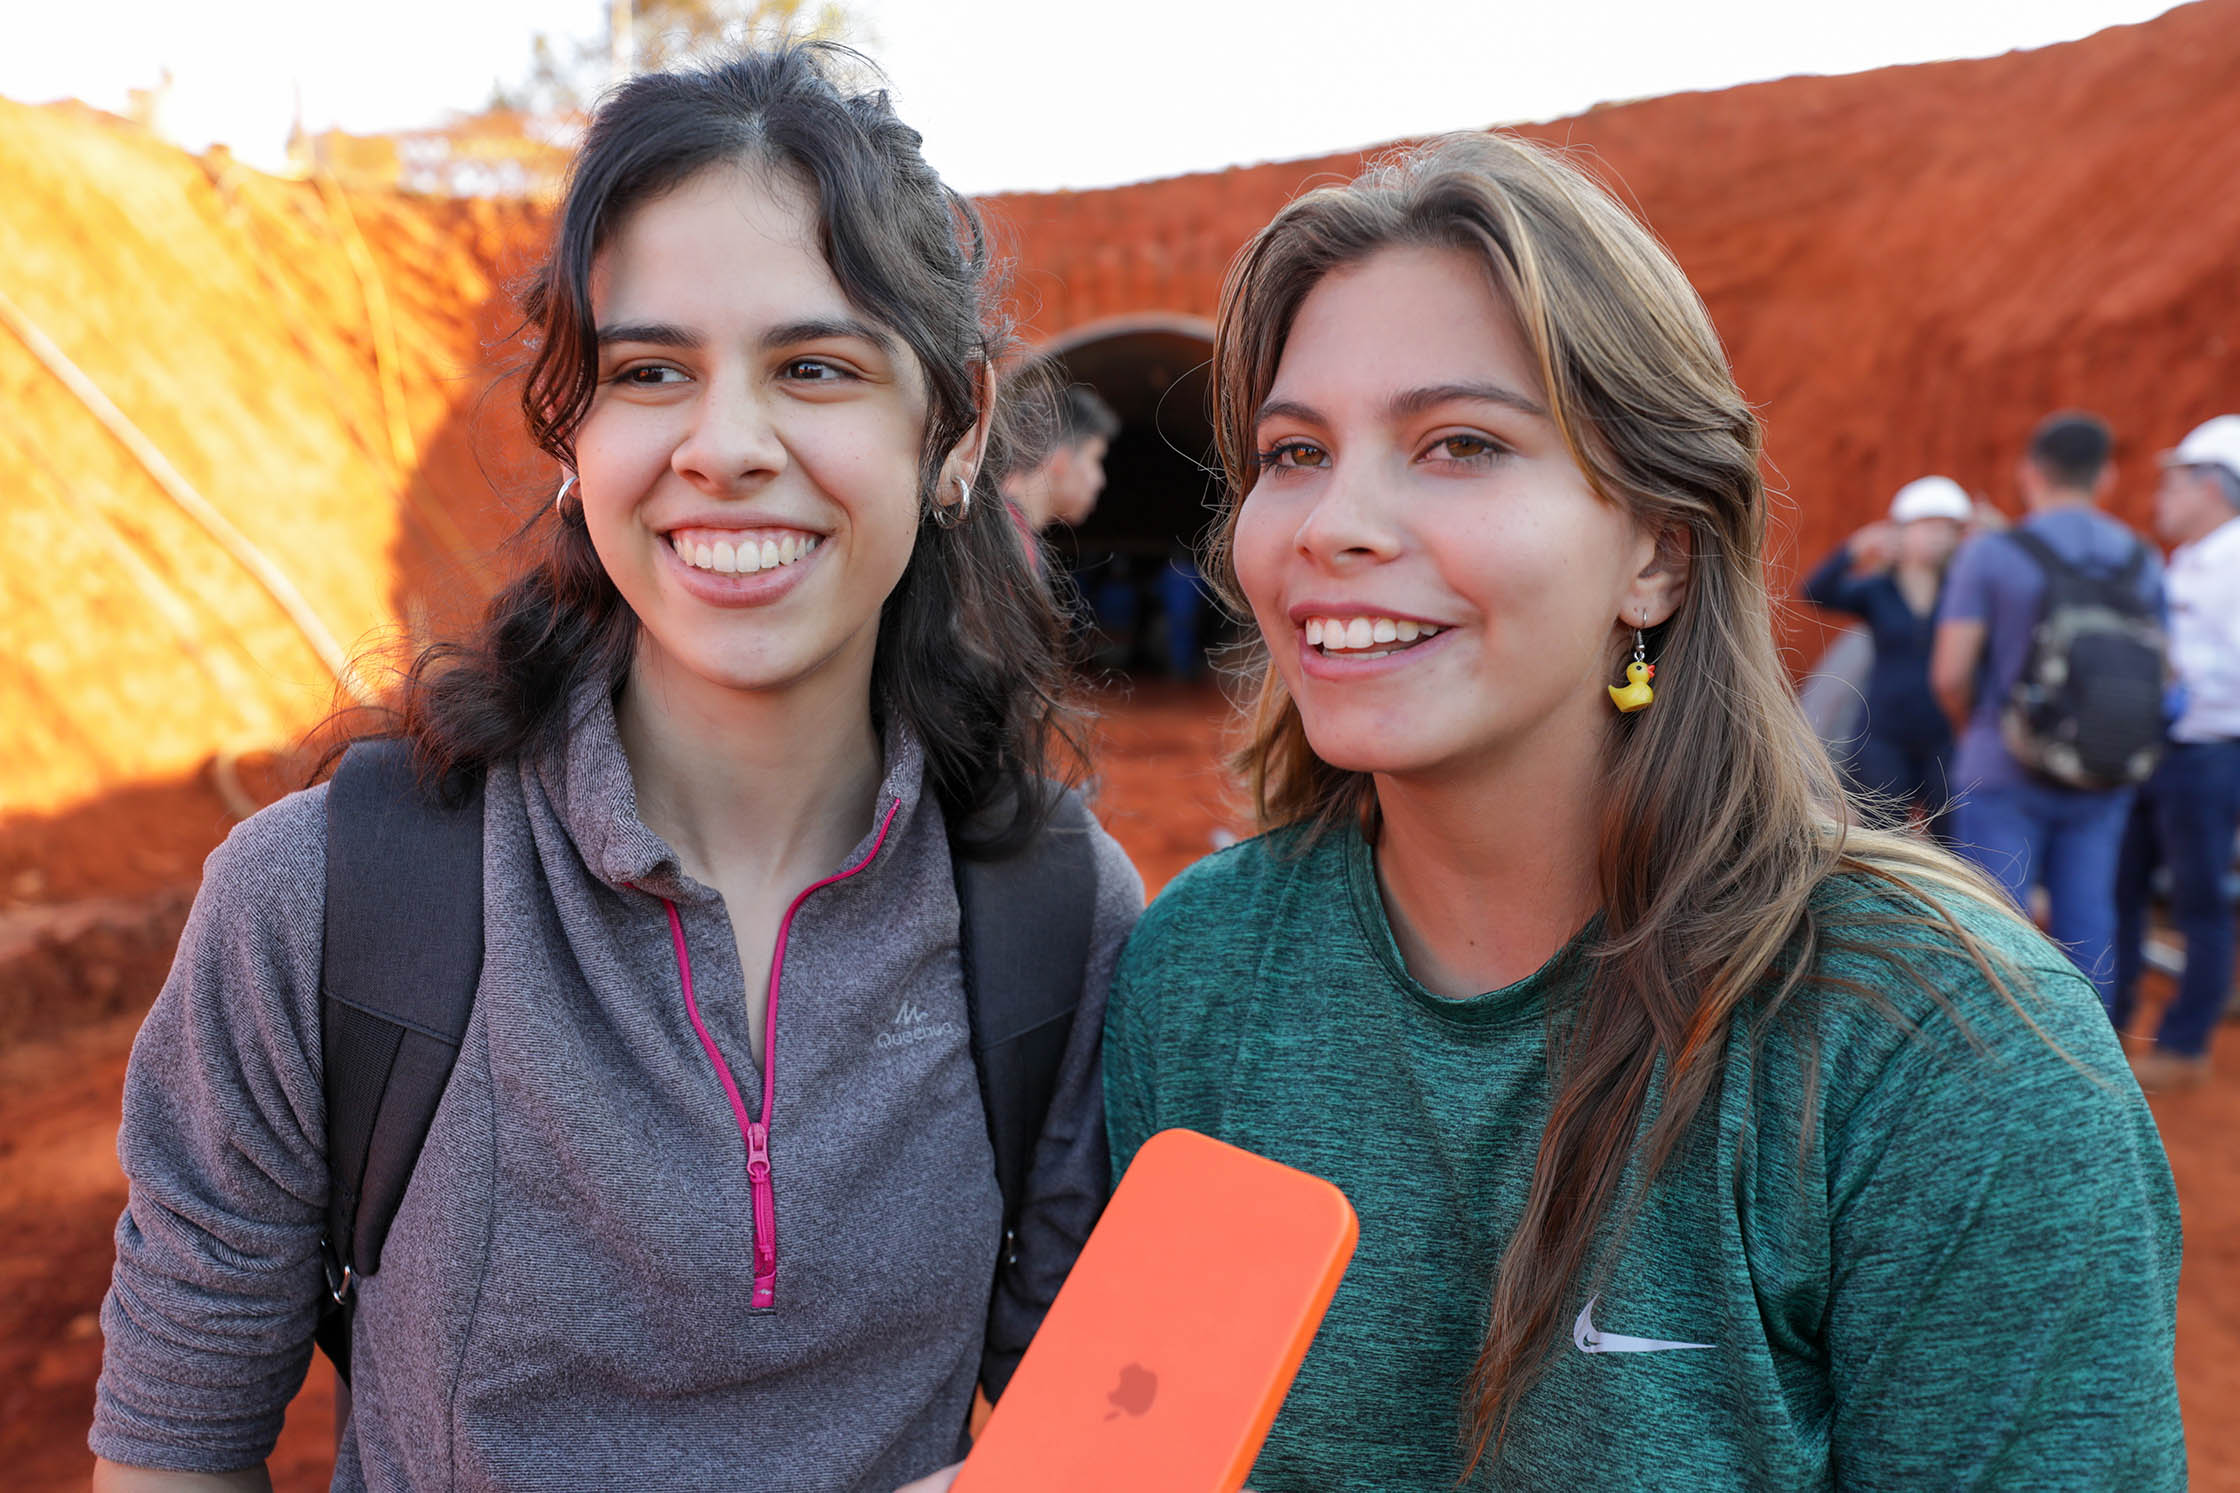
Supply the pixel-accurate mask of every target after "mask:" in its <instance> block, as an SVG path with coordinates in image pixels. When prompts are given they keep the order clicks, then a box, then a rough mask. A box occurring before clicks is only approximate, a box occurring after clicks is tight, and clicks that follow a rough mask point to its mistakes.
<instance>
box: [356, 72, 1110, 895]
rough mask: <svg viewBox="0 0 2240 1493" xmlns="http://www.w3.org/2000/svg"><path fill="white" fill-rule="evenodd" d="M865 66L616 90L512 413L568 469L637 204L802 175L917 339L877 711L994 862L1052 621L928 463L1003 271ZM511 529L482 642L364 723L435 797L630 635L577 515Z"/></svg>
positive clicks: (851, 290)
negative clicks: (614, 247)
mask: <svg viewBox="0 0 2240 1493" xmlns="http://www.w3.org/2000/svg"><path fill="white" fill-rule="evenodd" d="M858 69H860V70H862V71H864V72H870V71H871V69H870V66H869V64H868V63H867V62H866V61H865V60H864V59H863V58H862V57H860V56H859V55H858V54H856V53H854V52H851V51H849V50H848V49H846V48H842V47H837V46H833V45H831V44H829V43H820V42H789V43H786V44H783V45H780V46H776V47H774V48H771V49H769V50H766V51H756V52H752V53H749V54H747V55H744V56H741V57H738V58H736V59H733V60H730V61H726V62H722V63H720V64H715V65H710V66H704V67H696V68H692V69H687V70H680V71H675V72H664V73H651V74H647V75H645V76H643V77H638V78H634V79H632V80H630V81H629V82H628V83H625V84H623V85H622V86H621V87H620V88H618V89H617V90H616V91H615V92H614V93H612V94H611V95H609V96H608V98H607V99H606V100H605V102H604V103H602V104H601V106H600V107H599V110H598V112H597V114H596V116H595V117H594V118H593V120H592V122H591V126H590V129H589V131H588V132H587V133H586V135H585V137H584V142H583V147H582V149H581V151H580V152H579V153H578V154H577V156H576V159H575V163H574V166H573V168H572V169H571V171H570V173H569V178H568V189H567V195H566V198H565V200H564V201H563V203H562V204H561V208H560V214H559V220H558V222H557V224H556V225H555V227H554V230H553V239H552V246H551V251H550V254H549V256H548V257H547V258H546V260H545V261H544V263H543V264H542V265H541V266H540V267H539V268H538V269H537V270H536V271H535V273H534V274H533V275H532V277H531V278H530V280H529V282H528V285H527V287H526V290H525V291H524V293H523V295H522V301H521V305H522V313H523V328H522V335H523V336H524V338H525V340H526V342H527V346H528V351H529V359H528V363H527V368H526V374H525V380H524V384H523V388H522V395H521V408H522V413H523V415H524V416H525V417H526V419H527V422H528V428H529V433H530V435H531V436H532V437H533V438H534V439H535V441H536V443H537V445H538V446H539V447H540V448H542V449H543V450H544V451H545V452H547V453H548V454H549V455H551V456H552V457H553V458H554V459H555V460H557V461H559V462H560V463H561V465H562V466H564V467H571V468H572V467H573V465H574V441H575V434H576V431H577V429H578V428H579V427H580V426H581V424H582V422H583V419H584V416H585V414H586V412H587V411H588V410H589V409H590V406H591V402H592V397H593V395H594V394H595V392H596V391H597V387H598V344H597V336H596V332H595V329H594V326H593V322H592V314H591V293H590V277H591V271H592V266H593V263H594V261H595V260H596V259H597V257H598V255H599V253H600V251H601V250H602V249H603V248H605V247H606V245H607V244H609V243H610V242H611V241H612V240H613V238H614V236H615V234H616V233H618V232H619V231H620V230H621V229H622V227H623V225H624V224H625V223H627V222H628V221H629V217H630V214H631V213H632V212H633V211H634V210H636V209H637V208H639V207H641V206H643V205H644V204H646V203H648V202H650V201H652V200H654V199H656V198H658V197H660V196H662V195H664V194H665V193H668V192H672V191H674V190H676V189H677V188H679V187H681V186H683V185H684V184H685V183H686V182H687V181H690V180H691V179H692V178H694V177H696V176H698V175H699V174H700V173H701V172H703V171H708V170H711V169H716V168H719V167H726V166H734V165H749V166H753V167H756V168H759V169H764V170H768V171H772V172H776V173H781V174H783V175H784V176H786V177H788V178H790V179H793V180H797V181H799V182H800V183H801V184H802V185H803V186H804V187H805V188H806V189H807V190H808V191H809V193H810V194H811V196H812V197H813V199H814V201H815V203H816V210H817V232H818V243H819V246H820V248H821V249H822V251H823V254H824V257H825V262H826V263H827V264H828V265H829V266H830V267H831V270H832V274H833V277H834V279H836V280H837V281H838V282H839V285H840V288H841V290H842V292H843V293H844V294H845V295H846V296H847V298H848V300H849V302H850V303H851V304H852V305H853V306H854V307H855V308H856V309H857V310H858V311H860V312H861V313H862V314H863V315H864V316H866V317H867V318H868V319H870V320H871V321H873V322H875V323H877V324H878V325H880V326H882V327H884V328H886V329H888V330H890V331H892V332H894V333H895V334H896V336H898V337H899V338H900V339H901V340H902V342H903V343H904V344H905V345H906V346H908V348H909V349H910V351H911V353H912V354H913V355H914V356H915V357H916V359H917V361H918V364H919V366H920V367H921V368H922V369H923V371H924V375H925V381H926V387H927V415H926V428H925V438H924V444H923V450H922V453H921V457H920V460H919V469H918V502H919V511H920V526H921V527H920V533H919V536H918V541H917V546H916V549H915V552H914V553H913V554H912V556H911V559H910V563H909V566H908V568H907V569H906V570H905V571H904V572H903V575H902V579H901V580H900V581H899V582H898V583H897V584H896V586H895V589H894V590H893V592H892V593H890V594H889V596H888V597H887V600H886V604H885V606H884V607H883V609H882V611H881V614H880V620H879V637H878V647H877V654H876V659H875V661H874V664H873V672H872V705H873V709H874V712H875V713H876V714H878V715H880V716H881V717H883V718H884V717H890V716H892V717H899V718H900V719H901V720H902V721H903V722H904V723H905V724H907V726H908V727H909V728H910V729H911V730H912V731H913V732H914V733H915V734H916V735H917V737H918V739H919V741H920V742H921V743H923V745H924V747H925V752H926V770H927V777H928V782H929V785H930V787H931V788H932V790H933V792H934V793H935V794H936V796H937V797H938V799H939V801H940V803H941V805H942V808H943V811H944V812H945V813H946V814H947V815H948V816H949V818H950V821H951V823H952V824H961V823H963V821H965V820H967V819H970V818H974V817H975V816H979V822H977V823H976V824H975V825H974V826H973V827H972V828H971V830H970V831H968V832H967V834H966V835H965V836H964V838H965V841H966V844H967V848H970V849H977V850H981V851H986V852H991V853H1000V852H1001V851H1002V850H1004V849H1006V848H1009V847H1010V846H1012V845H1014V844H1016V843H1017V842H1018V841H1019V840H1021V839H1023V838H1024V837H1025V836H1026V835H1028V834H1030V833H1032V831H1033V829H1034V828H1035V827H1036V825H1037V824H1038V823H1039V821H1040V816H1041V814H1042V813H1043V812H1044V811H1045V809H1046V808H1047V794H1046V793H1045V792H1044V791H1043V785H1044V784H1045V783H1046V782H1048V781H1049V780H1051V779H1054V778H1057V777H1060V776H1063V775H1064V774H1063V772H1062V771H1061V770H1060V769H1059V768H1058V767H1057V766H1056V765H1055V763H1056V759H1057V748H1058V747H1059V745H1060V743H1061V742H1063V743H1065V744H1066V745H1068V746H1072V745H1075V741H1074V737H1073V734H1072V731H1071V724H1070V723H1071V716H1070V707H1069V704H1068V702H1067V699H1066V688H1065V686H1066V681H1067V679H1068V677H1069V676H1068V674H1067V671H1066V670H1065V667H1064V664H1063V661H1062V654H1061V639H1062V637H1063V633H1062V629H1061V628H1060V626H1059V620H1058V617H1057V614H1056V611H1055V608H1054V607H1053V605H1052V603H1051V601H1050V599H1049V596H1048V593H1047V592H1046V591H1045V590H1044V588H1043V587H1042V586H1041V585H1040V583H1039V582H1037V581H1036V579H1035V578H1034V576H1033V574H1032V573H1031V572H1030V570H1029V568H1028V562H1027V555H1026V551H1025V549H1024V547H1023V546H1022V545H1021V543H1020V540H1019V535H1018V533H1017V531H1016V530H1015V529H1014V527H1013V526H1012V525H1011V524H1010V523H1008V522H1006V521H1005V516H1004V515H1003V513H1002V512H1001V511H1000V509H1001V503H1000V501H999V500H998V499H997V498H996V496H995V494H994V491H993V488H992V485H991V484H983V487H984V495H983V496H981V497H979V498H977V499H976V500H975V501H974V502H973V504H972V505H971V511H970V513H969V514H968V515H967V516H966V517H965V519H964V520H963V521H962V522H960V523H957V524H956V525H954V526H953V527H945V526H943V525H941V524H938V523H935V522H933V515H934V513H935V507H934V496H935V494H934V488H935V485H936V482H937V480H938V477H939V474H940V470H941V464H942V461H943V458H944V457H945V456H946V455H947V453H948V452H949V451H950V450H951V449H952V448H954V447H955V445H956V444H957V442H958V441H960V440H962V439H964V438H965V436H966V435H967V434H968V433H969V432H971V430H972V429H973V427H974V426H975V424H976V423H977V422H978V421H979V419H980V416H981V405H982V401H983V400H984V399H985V398H987V397H988V396H987V393H986V391H987V390H988V389H990V388H991V387H992V386H993V380H992V378H991V377H990V370H992V369H993V368H994V367H995V366H996V363H997V361H998V359H999V358H1000V356H1001V355H1002V353H1003V352H1004V351H1005V349H1006V347H1007V346H1008V344H1009V333H1008V329H1007V327H1006V325H1005V323H1004V321H1003V319H1002V317H1001V316H1000V314H999V312H998V309H997V308H998V305H999V300H1000V294H1001V285H1000V280H999V277H998V276H997V275H996V274H995V273H994V271H993V269H992V267H991V264H990V255H989V251H988V240H987V233H986V230H985V228H984V226H983V224H982V222H981V220H980V217H979V214H978V213H977V212H976V211H975V210H974V208H973V206H972V204H971V203H969V202H968V201H966V200H965V199H964V198H963V197H961V196H959V195H958V194H957V193H956V192H954V191H952V190H951V189H950V188H949V187H947V186H946V185H944V184H943V183H942V181H941V179H940V178H939V177H938V176H936V175H935V174H934V172H933V169H932V168H931V167H930V166H928V165H927V164H926V162H925V158H924V157H923V155H921V154H920V151H919V145H920V137H919V135H918V133H917V132H916V131H915V130H913V129H911V128H910V127H909V126H907V125H905V124H904V123H903V122H902V121H901V120H899V119H897V118H896V117H895V114H894V111H893V109H892V108H891V107H890V106H889V103H888V100H887V95H886V93H885V91H884V90H883V89H877V88H862V89H857V88H852V87H850V86H848V85H847V84H846V83H844V82H843V81H842V79H843V75H844V74H846V73H847V72H850V71H853V70H858ZM1005 424H1006V422H1005V421H1003V420H1000V419H999V420H997V421H995V422H994V424H993V427H992V428H991V432H990V437H989V440H990V450H989V453H988V458H987V461H986V465H987V466H988V467H989V468H990V469H994V470H1000V469H1001V466H1002V462H1003V450H1002V447H1003V445H1004V443H1005V441H1006V440H1007V436H1006V431H1005ZM517 543H519V544H521V545H524V546H526V547H527V548H528V550H529V551H530V558H529V560H528V563H527V564H526V565H525V567H524V568H523V570H522V571H521V573H520V574H519V575H518V576H517V578H515V579H514V580H513V581H511V582H510V583H509V584H508V585H506V586H505V587H504V588H503V589H502V590H500V591H499V592H498V593H497V595H496V596H495V597H493V598H492V600H491V602H490V604H489V606H488V608H487V609H486V610H485V612H484V613H483V615H482V618H481V620H480V622H479V624H478V625H477V626H476V628H475V629H474V630H473V632H472V633H471V634H470V635H469V636H467V637H465V638H462V639H456V640H451V641H444V642H438V643H436V644H434V645H432V646H430V647H428V648H427V649H425V650H423V651H422V652H421V653H420V654H419V655H418V656H417V657H416V658H414V659H413V660H412V661H411V663H410V664H409V666H408V667H407V668H406V669H405V670H404V672H403V678H402V680H401V683H400V687H399V688H398V690H397V691H396V694H395V696H394V698H393V699H392V700H391V702H390V703H389V705H388V706H387V707H386V709H385V710H384V711H383V712H382V716H383V720H382V724H381V725H380V727H379V728H378V729H377V731H375V732H373V733H366V732H360V733H358V734H384V735H397V736H402V737H404V738H406V739H407V740H409V741H410V742H411V743H412V747H413V752H414V758H415V761H416V762H417V763H418V765H419V768H420V770H421V774H422V777H423V779H424V780H425V781H427V782H429V783H430V784H433V785H439V786H440V787H441V789H442V791H443V792H445V793H446V794H447V795H453V794H456V793H457V792H458V791H460V790H461V789H462V788H463V787H464V786H466V785H468V784H470V783H471V782H473V781H474V780H476V779H478V778H479V776H480V775H481V774H482V773H483V772H484V771H485V770H486V769H487V768H488V767H489V766H490V764H492V763H493V762H497V761H501V760H505V759H509V758H515V757H519V756H522V755H524V754H529V753H536V752H542V751H549V750H553V749H555V748H557V747H558V746H559V745H560V744H561V743H562V742H563V741H564V740H565V738H566V735H567V732H568V729H569V725H570V722H569V720H568V710H567V705H568V701H569V700H570V698H571V697H572V696H573V695H574V694H575V693H576V691H577V690H578V688H579V687H580V686H582V685H583V684H585V683H586V682H588V681H593V680H597V681H602V682H604V683H605V684H607V685H608V686H609V687H610V688H619V687H620V686H621V684H622V682H623V680H624V678H625V675H626V672H627V670H628V668H629V664H630V659H631V655H632V652H633V649H634V647H635V645H636V641H637V629H638V619H637V616H636V614H634V613H633V612H632V611H631V610H630V607H629V605H628V604H627V603H626V602H625V601H624V600H623V598H622V595H621V593H620V592H618V591H617V590H616V589H615V586H614V583H613V581H612V580H610V579H609V578H608V576H607V573H606V570H605V568H604V567H603V566H602V565H601V564H600V562H599V557H598V555H597V553H596V552H595V551H594V550H593V549H592V545H591V539H590V535H589V533H588V532H587V531H586V529H585V526H584V519H583V512H582V508H581V505H577V504H569V505H565V511H555V507H554V505H550V504H546V505H543V506H542V508H541V511H540V513H539V514H538V516H536V517H534V518H532V519H531V520H530V521H529V523H528V524H527V526H526V527H525V528H524V529H523V530H522V531H521V534H520V535H519V536H518V538H517ZM1075 760H1078V752H1072V753H1069V754H1068V761H1075ZM330 762H331V757H330ZM984 811H987V812H984Z"/></svg>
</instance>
